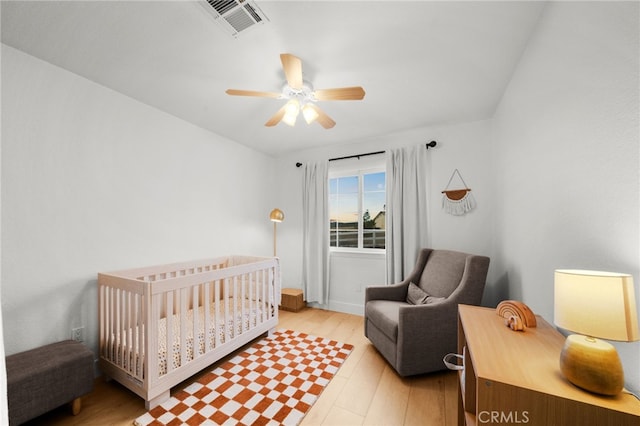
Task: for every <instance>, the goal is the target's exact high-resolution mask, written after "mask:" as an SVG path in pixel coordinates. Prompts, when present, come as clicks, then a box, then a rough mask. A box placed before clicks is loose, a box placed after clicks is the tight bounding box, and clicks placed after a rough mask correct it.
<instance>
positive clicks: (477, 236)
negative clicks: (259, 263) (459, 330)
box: [277, 121, 493, 314]
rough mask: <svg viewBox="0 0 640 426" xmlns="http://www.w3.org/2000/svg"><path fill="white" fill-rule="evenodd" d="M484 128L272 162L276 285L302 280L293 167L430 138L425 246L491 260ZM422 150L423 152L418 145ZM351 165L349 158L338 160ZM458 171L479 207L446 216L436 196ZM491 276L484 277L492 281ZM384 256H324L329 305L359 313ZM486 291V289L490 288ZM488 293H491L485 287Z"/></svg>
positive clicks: (418, 133)
mask: <svg viewBox="0 0 640 426" xmlns="http://www.w3.org/2000/svg"><path fill="white" fill-rule="evenodd" d="M490 135H491V123H490V122H487V121H479V122H474V123H467V124H461V125H450V126H449V125H448V126H437V127H429V128H421V129H414V130H409V131H406V132H403V133H400V134H395V135H389V136H382V137H378V138H372V139H370V140H366V141H358V142H354V143H350V144H343V145H331V146H327V147H325V148H321V149H312V150H305V151H300V152H297V153H294V154H291V155H287V156H284V157H281V158H279V159H278V167H277V181H278V188H279V189H278V191H279V192H278V200H279V202H278V205H279V207H280V208H281V209H283V210H284V212H285V215H286V218H285V221H284V222H283V223H282V224H280V225H279V227H278V254H279V256H280V257H282V285H283V286H285V287H294V288H301V282H302V281H301V280H302V176H303V174H302V168H296V167H295V163H296V162H298V161H299V162H302V163H304V162H305V161H313V160H322V159H329V158H335V157H341V156H346V155H353V154H362V153H367V152H375V151H380V150H386V149H389V148H394V147H400V146H410V145H414V144H423V145H424V144H425V143H426V142H429V141H431V140H436V141H437V142H438V145H437V147H436V148H434V149H429V152H428V155H427V157H428V158H427V161H428V164H427V167H428V168H429V170H430V171H429V173H428V174H429V179H430V184H429V194H428V197H429V221H430V224H431V227H430V229H431V230H432V231H431V233H430V235H429V237H428V238H429V241H430V243H431V244H430V245H431V246H432V247H437V248H447V249H452V250H460V251H468V252H472V253H477V254H483V255H487V256H491V255H492V238H493V237H492V235H493V233H492V229H491V217H492V214H493V193H492V189H491V185H492V181H491V172H490V167H489V166H488V164H490V161H491V152H490V147H491V139H490ZM425 149H426V148H425ZM345 161H352V160H345ZM456 168H457V169H459V171H460V173H461V174H462V177H463V178H464V180H465V182H466V183H467V184H468V185H469V187H471V189H472V192H473V194H474V196H475V198H476V201H477V204H478V207H477V208H476V209H475V210H473V211H472V212H470V213H469V214H467V215H465V216H461V217H456V216H451V215H449V214H446V213H445V212H444V211H443V210H442V207H441V199H442V198H441V197H442V194H441V191H442V190H443V189H444V188H445V187H446V186H447V182H448V181H449V178H450V177H451V174H452V173H453V171H454V169H456ZM491 281H492V278H489V282H490V283H491ZM384 282H385V266H384V257H383V256H372V255H365V256H358V255H345V254H340V255H337V256H332V257H331V274H330V289H329V298H330V302H329V308H331V309H335V310H340V311H343V312H351V313H360V314H362V312H363V304H364V292H363V290H362V288H363V287H364V286H367V285H374V284H384ZM489 285H490V286H491V284H489ZM487 294H489V295H490V294H491V291H490V289H488V291H487Z"/></svg>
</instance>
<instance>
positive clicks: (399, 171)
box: [385, 144, 428, 284]
mask: <svg viewBox="0 0 640 426" xmlns="http://www.w3.org/2000/svg"><path fill="white" fill-rule="evenodd" d="M427 191H428V186H427V150H426V149H425V146H424V144H420V145H417V146H414V147H406V148H396V149H390V150H387V206H386V228H387V229H386V242H385V244H386V252H387V256H386V259H387V265H386V266H387V268H386V269H387V284H393V283H397V282H400V281H402V280H403V279H404V277H405V276H406V275H407V274H408V273H410V272H411V271H412V270H413V267H414V266H415V263H416V260H417V255H418V250H419V249H421V248H423V247H427V223H428V218H427V214H428V210H427V198H428V193H427Z"/></svg>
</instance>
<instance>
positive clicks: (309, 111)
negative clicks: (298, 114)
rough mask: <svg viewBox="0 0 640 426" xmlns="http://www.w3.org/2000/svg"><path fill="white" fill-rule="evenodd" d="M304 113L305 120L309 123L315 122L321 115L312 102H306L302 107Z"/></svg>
mask: <svg viewBox="0 0 640 426" xmlns="http://www.w3.org/2000/svg"><path fill="white" fill-rule="evenodd" d="M302 115H303V116H304V120H305V121H306V122H307V124H311V123H313V122H314V121H316V119H317V118H318V116H319V114H318V111H316V110H315V108H313V106H312V105H310V104H305V105H304V106H303V107H302Z"/></svg>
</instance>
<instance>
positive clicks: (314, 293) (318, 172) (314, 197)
mask: <svg viewBox="0 0 640 426" xmlns="http://www.w3.org/2000/svg"><path fill="white" fill-rule="evenodd" d="M328 179H329V162H328V161H326V160H324V161H318V162H315V163H308V164H306V165H305V168H304V185H303V193H302V215H303V218H302V227H303V230H302V232H303V234H302V250H303V252H302V288H303V290H304V293H305V296H306V299H307V302H316V303H319V304H321V305H322V304H325V303H328V301H329V188H328V185H329V184H328Z"/></svg>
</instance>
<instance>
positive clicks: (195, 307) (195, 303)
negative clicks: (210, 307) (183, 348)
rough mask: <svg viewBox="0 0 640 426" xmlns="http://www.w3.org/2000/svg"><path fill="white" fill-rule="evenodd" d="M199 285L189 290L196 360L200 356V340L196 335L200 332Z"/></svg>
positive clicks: (194, 357) (194, 356)
mask: <svg viewBox="0 0 640 426" xmlns="http://www.w3.org/2000/svg"><path fill="white" fill-rule="evenodd" d="M200 287H201V285H198V286H193V288H192V289H191V309H192V311H193V330H192V331H193V350H192V352H193V358H192V359H196V358H197V357H198V356H200V340H199V338H198V333H199V330H200V324H199V322H200V303H199V300H198V292H199V289H200Z"/></svg>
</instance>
